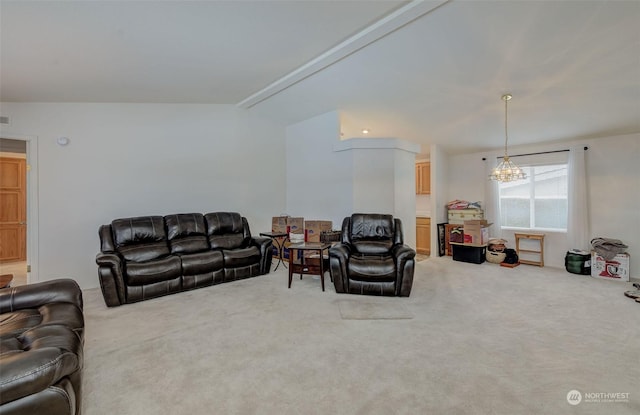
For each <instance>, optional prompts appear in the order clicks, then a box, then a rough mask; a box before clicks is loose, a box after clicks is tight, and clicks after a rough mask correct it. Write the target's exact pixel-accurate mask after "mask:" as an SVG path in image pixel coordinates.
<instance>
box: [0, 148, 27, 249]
mask: <svg viewBox="0 0 640 415" xmlns="http://www.w3.org/2000/svg"><path fill="white" fill-rule="evenodd" d="M26 187H27V161H26V160H25V159H23V158H13V157H0V261H3V262H9V261H25V260H26V259H27V196H26V195H27V192H26Z"/></svg>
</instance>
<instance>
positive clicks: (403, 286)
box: [391, 245, 416, 297]
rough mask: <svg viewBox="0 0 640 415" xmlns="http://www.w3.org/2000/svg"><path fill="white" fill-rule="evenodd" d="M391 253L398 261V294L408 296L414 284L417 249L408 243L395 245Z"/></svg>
mask: <svg viewBox="0 0 640 415" xmlns="http://www.w3.org/2000/svg"><path fill="white" fill-rule="evenodd" d="M391 253H392V255H393V258H394V261H395V262H396V295H397V296H400V297H408V296H409V294H410V293H411V287H412V286H413V273H414V267H415V257H416V251H415V250H414V249H413V248H411V247H410V246H408V245H394V246H393V248H391Z"/></svg>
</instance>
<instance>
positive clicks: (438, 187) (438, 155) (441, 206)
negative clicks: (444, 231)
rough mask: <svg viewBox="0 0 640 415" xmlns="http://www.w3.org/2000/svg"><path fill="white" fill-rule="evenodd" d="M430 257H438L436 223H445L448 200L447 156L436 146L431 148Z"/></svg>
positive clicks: (448, 162)
mask: <svg viewBox="0 0 640 415" xmlns="http://www.w3.org/2000/svg"><path fill="white" fill-rule="evenodd" d="M430 153H431V207H430V210H431V256H438V223H446V222H447V210H446V205H447V202H449V201H451V199H450V198H449V173H448V172H449V170H448V167H449V165H450V163H451V162H450V160H449V155H448V154H447V153H445V152H444V151H443V150H442V148H441V147H440V146H438V145H435V144H434V145H432V146H431V150H430Z"/></svg>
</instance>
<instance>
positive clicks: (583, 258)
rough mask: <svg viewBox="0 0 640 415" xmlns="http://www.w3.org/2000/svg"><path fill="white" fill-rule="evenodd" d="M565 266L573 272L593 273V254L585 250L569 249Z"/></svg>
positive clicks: (581, 273) (565, 258)
mask: <svg viewBox="0 0 640 415" xmlns="http://www.w3.org/2000/svg"><path fill="white" fill-rule="evenodd" d="M564 267H565V268H566V269H567V271H569V272H570V273H572V274H580V275H591V254H590V253H588V252H585V251H579V250H571V251H567V255H565V257H564Z"/></svg>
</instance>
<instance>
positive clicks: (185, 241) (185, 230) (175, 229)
mask: <svg viewBox="0 0 640 415" xmlns="http://www.w3.org/2000/svg"><path fill="white" fill-rule="evenodd" d="M164 221H165V224H166V226H167V239H168V240H169V247H170V250H171V253H172V254H190V253H194V252H203V251H206V250H208V249H209V242H208V241H207V228H206V225H205V221H204V215H202V214H201V213H180V214H176V215H167V216H165V217H164Z"/></svg>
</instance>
